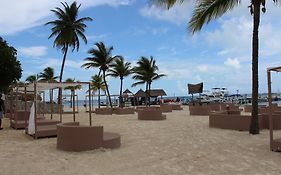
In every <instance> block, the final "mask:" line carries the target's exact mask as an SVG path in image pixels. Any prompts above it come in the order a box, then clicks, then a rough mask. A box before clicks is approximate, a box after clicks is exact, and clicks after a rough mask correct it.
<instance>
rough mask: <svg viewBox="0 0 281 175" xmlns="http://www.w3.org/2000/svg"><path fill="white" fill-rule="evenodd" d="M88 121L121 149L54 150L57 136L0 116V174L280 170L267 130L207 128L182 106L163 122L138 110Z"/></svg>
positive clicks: (116, 174)
mask: <svg viewBox="0 0 281 175" xmlns="http://www.w3.org/2000/svg"><path fill="white" fill-rule="evenodd" d="M77 119H78V120H79V121H80V122H82V123H85V124H87V122H88V115H87V114H86V113H81V112H80V113H79V115H78V116H77ZM71 120H72V116H71V115H64V121H71ZM93 123H94V124H97V125H103V126H104V129H105V131H112V132H117V133H120V134H121V140H122V145H121V148H119V149H114V150H104V149H99V150H94V151H87V152H79V153H75V152H64V151H59V150H57V149H56V138H49V139H48V138H47V139H38V140H34V139H33V138H31V137H30V136H27V135H25V134H24V132H23V131H22V130H13V129H10V128H9V126H8V124H9V122H8V120H7V119H5V123H4V127H5V129H4V130H2V131H0V167H1V168H0V174H1V175H18V174H20V175H23V174H34V175H45V174H50V175H51V174H52V175H53V174H60V175H72V174H77V175H78V174H79V175H84V174H87V175H96V174H98V175H102V174H104V175H142V174H148V175H154V174H159V175H166V174H167V175H174V174H178V175H184V174H192V175H193V174H214V175H218V174H235V175H236V174H249V175H252V174H261V175H265V174H270V175H272V174H276V175H277V174H278V175H280V174H281V165H280V164H281V153H276V152H271V151H270V150H269V133H268V130H263V131H261V134H259V135H255V136H253V135H249V134H248V132H238V131H232V130H222V129H210V128H209V127H208V116H189V115H188V108H187V107H184V110H183V111H174V112H172V113H168V114H167V120H164V121H139V120H137V114H135V115H112V116H100V115H95V114H94V115H93ZM280 132H281V131H280ZM278 134H279V133H278Z"/></svg>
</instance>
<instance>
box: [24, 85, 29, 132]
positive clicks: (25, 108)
mask: <svg viewBox="0 0 281 175" xmlns="http://www.w3.org/2000/svg"><path fill="white" fill-rule="evenodd" d="M24 98H25V100H24V113H25V114H26V113H27V95H26V84H24ZM28 118H29V116H28ZM24 126H25V128H26V127H27V118H26V117H24ZM25 128H24V129H25Z"/></svg>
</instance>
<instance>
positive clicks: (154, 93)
mask: <svg viewBox="0 0 281 175" xmlns="http://www.w3.org/2000/svg"><path fill="white" fill-rule="evenodd" d="M149 95H150V97H159V96H161V97H162V96H167V94H166V92H165V91H164V90H163V89H151V90H150V91H149Z"/></svg>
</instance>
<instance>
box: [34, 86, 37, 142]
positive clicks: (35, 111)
mask: <svg viewBox="0 0 281 175" xmlns="http://www.w3.org/2000/svg"><path fill="white" fill-rule="evenodd" d="M34 128H35V134H34V138H35V139H37V82H34Z"/></svg>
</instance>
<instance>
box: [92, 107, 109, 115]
mask: <svg viewBox="0 0 281 175" xmlns="http://www.w3.org/2000/svg"><path fill="white" fill-rule="evenodd" d="M95 113H96V114H100V115H112V114H113V109H112V108H96V109H95Z"/></svg>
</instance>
